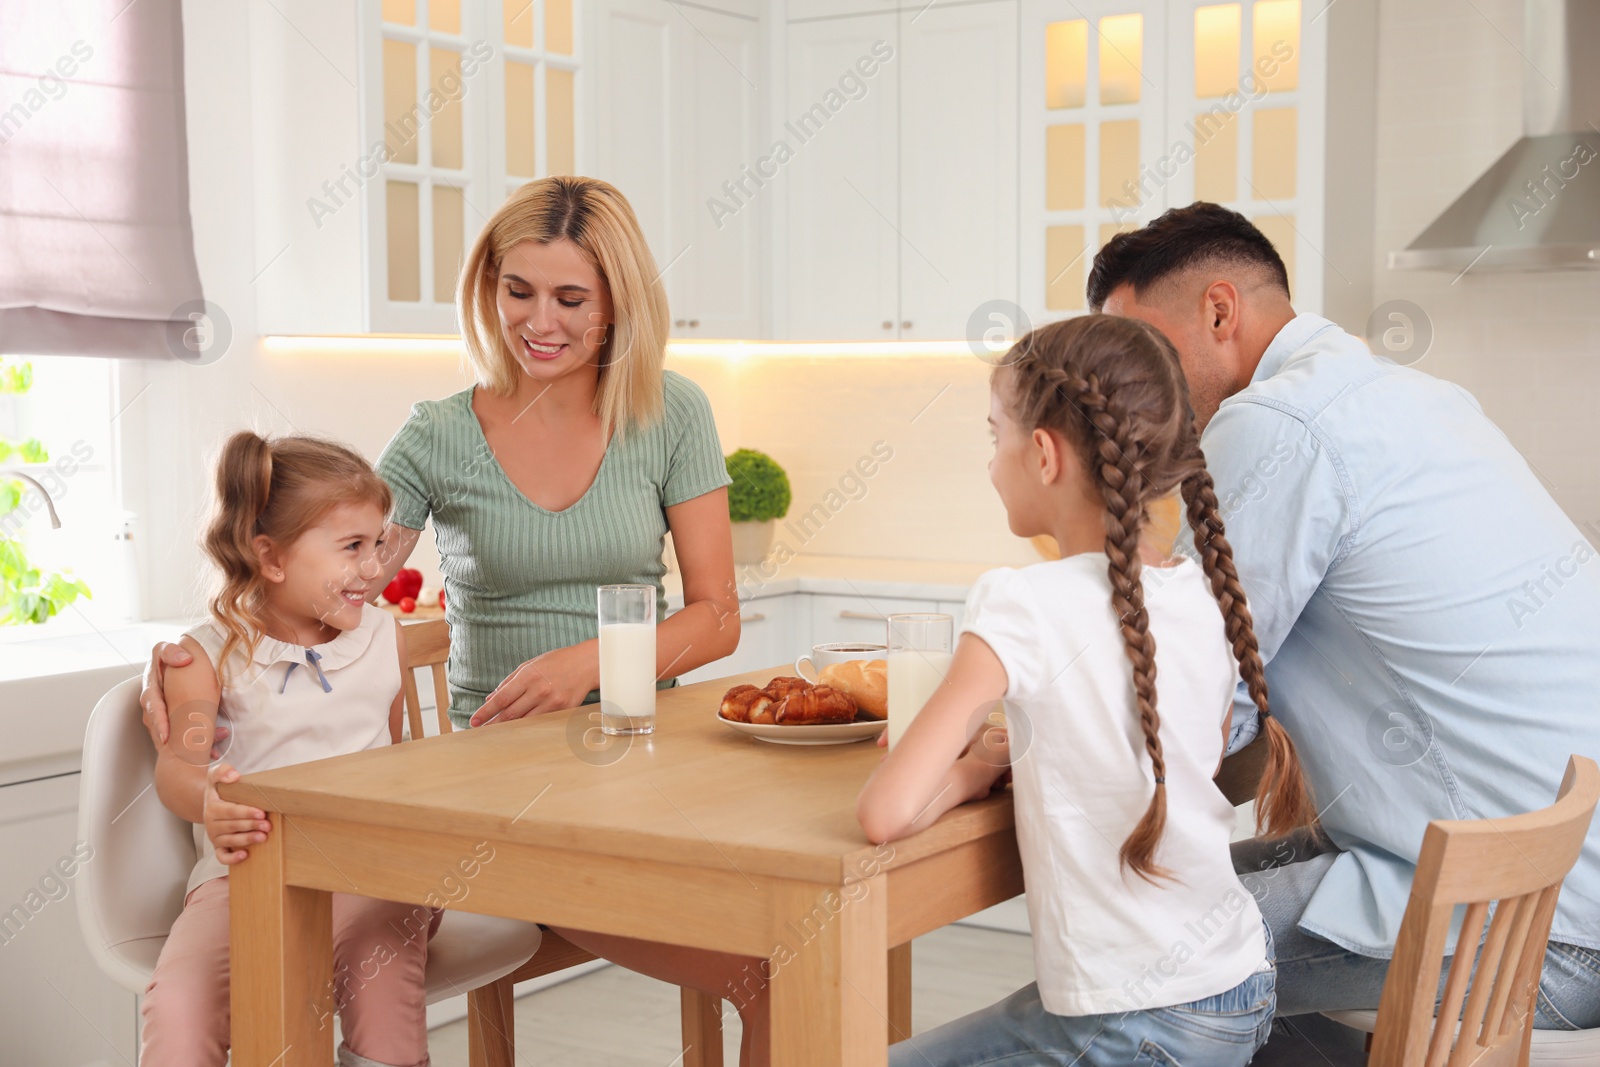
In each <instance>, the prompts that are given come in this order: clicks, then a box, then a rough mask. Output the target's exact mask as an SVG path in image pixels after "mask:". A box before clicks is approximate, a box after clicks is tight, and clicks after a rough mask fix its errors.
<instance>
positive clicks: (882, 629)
mask: <svg viewBox="0 0 1600 1067" xmlns="http://www.w3.org/2000/svg"><path fill="white" fill-rule="evenodd" d="M937 610H938V604H937V602H936V601H932V600H916V599H912V598H910V597H881V596H872V597H867V596H837V595H833V594H827V595H824V594H821V593H817V594H813V595H812V597H811V641H812V643H813V644H818V645H820V644H831V643H833V642H838V641H859V642H862V643H873V644H880V645H881V644H883V643H884V642H885V640H886V639H887V637H888V634H889V622H888V617H889V616H890V615H895V614H899V613H901V612H907V611H918V612H921V611H937Z"/></svg>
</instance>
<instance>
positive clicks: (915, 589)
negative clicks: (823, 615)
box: [662, 556, 995, 607]
mask: <svg viewBox="0 0 1600 1067" xmlns="http://www.w3.org/2000/svg"><path fill="white" fill-rule="evenodd" d="M994 567H995V564H990V563H952V562H949V561H945V560H918V559H881V558H876V557H856V556H795V557H794V558H793V559H791V560H789V562H787V563H785V564H783V565H782V566H778V565H776V564H772V563H758V564H744V565H740V566H738V567H736V568H735V573H736V574H737V576H738V577H737V581H738V585H739V599H741V600H755V599H758V598H760V597H768V596H781V595H783V594H785V593H824V594H835V595H839V596H868V597H870V596H884V597H911V598H913V599H918V600H965V599H966V598H967V590H968V589H969V588H970V587H971V586H972V583H973V582H975V581H977V579H978V576H979V575H980V574H982V573H984V572H985V571H989V570H993V569H994ZM662 585H663V587H664V588H665V589H666V593H667V602H668V604H670V605H671V606H673V607H679V606H681V605H682V603H683V577H682V575H680V574H679V573H678V572H677V571H676V570H673V571H668V572H667V574H666V576H665V577H664V578H663V579H662Z"/></svg>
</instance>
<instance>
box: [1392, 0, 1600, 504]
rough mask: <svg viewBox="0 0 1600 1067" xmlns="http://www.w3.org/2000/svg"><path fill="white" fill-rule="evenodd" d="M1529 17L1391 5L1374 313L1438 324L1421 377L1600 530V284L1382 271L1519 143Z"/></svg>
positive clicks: (1491, 7) (1512, 5) (1482, 0)
mask: <svg viewBox="0 0 1600 1067" xmlns="http://www.w3.org/2000/svg"><path fill="white" fill-rule="evenodd" d="M1522 12H1523V5H1522V3H1521V2H1520V0H1477V2H1475V3H1474V4H1465V5H1463V4H1461V3H1460V2H1459V0H1385V2H1383V3H1382V4H1381V7H1380V13H1379V29H1378V42H1379V56H1378V67H1379V82H1378V126H1377V135H1378V146H1377V220H1376V240H1375V241H1374V251H1375V254H1376V256H1377V258H1378V259H1379V263H1378V264H1377V265H1376V266H1375V269H1374V274H1373V277H1374V290H1375V291H1374V294H1373V304H1374V306H1376V305H1377V304H1381V303H1382V302H1384V301H1386V300H1390V299H1397V298H1400V299H1406V300H1411V301H1413V302H1415V303H1416V304H1418V305H1419V306H1420V307H1422V308H1423V310H1424V311H1426V312H1427V314H1428V316H1429V318H1430V319H1431V320H1432V322H1433V326H1434V331H1435V333H1434V340H1433V347H1432V349H1431V350H1430V351H1429V353H1428V354H1427V356H1425V357H1424V358H1423V359H1422V361H1421V362H1419V363H1418V364H1417V368H1418V369H1419V370H1425V371H1427V372H1428V373H1430V374H1436V375H1438V376H1440V377H1443V378H1449V379H1452V380H1454V381H1456V382H1459V383H1460V384H1461V385H1462V386H1464V387H1465V388H1467V389H1468V390H1470V391H1471V392H1472V393H1473V394H1474V395H1475V396H1476V397H1477V398H1478V400H1479V401H1480V402H1481V403H1482V404H1483V407H1484V410H1485V411H1487V412H1488V414H1489V416H1490V418H1492V419H1494V421H1495V422H1496V423H1497V424H1498V425H1499V426H1500V428H1501V429H1502V430H1504V431H1505V433H1506V436H1507V437H1509V438H1510V439H1511V442H1512V443H1513V444H1514V445H1516V447H1517V448H1518V449H1519V450H1520V451H1521V452H1522V454H1523V455H1524V456H1526V457H1527V458H1528V461H1529V463H1530V464H1531V465H1532V466H1533V468H1534V469H1535V470H1536V471H1537V472H1538V473H1539V475H1540V477H1541V478H1543V479H1544V481H1545V483H1546V488H1548V489H1549V490H1550V491H1551V493H1552V495H1554V497H1555V498H1556V500H1557V502H1559V503H1560V504H1561V506H1562V507H1563V508H1564V509H1566V512H1567V514H1568V515H1570V516H1571V517H1572V518H1573V519H1574V520H1575V521H1576V522H1577V523H1578V524H1579V525H1580V526H1582V525H1583V524H1584V523H1585V522H1590V521H1595V520H1600V448H1597V446H1596V443H1595V431H1596V429H1597V428H1600V273H1594V272H1588V273H1579V272H1562V273H1554V274H1483V275H1480V274H1477V273H1473V272H1469V273H1468V274H1467V275H1466V276H1465V277H1462V278H1461V279H1460V280H1459V281H1452V278H1453V275H1451V274H1438V273H1431V272H1403V271H1390V270H1388V269H1387V268H1386V267H1385V266H1384V265H1383V263H1382V257H1383V255H1384V253H1386V252H1388V251H1391V250H1394V249H1399V248H1403V247H1405V246H1406V245H1407V244H1409V243H1410V242H1411V241H1412V240H1413V239H1414V238H1415V237H1416V236H1417V234H1418V233H1420V232H1421V231H1422V230H1423V228H1424V227H1426V226H1427V225H1428V224H1429V223H1431V222H1432V221H1433V220H1434V219H1435V218H1436V217H1438V215H1439V213H1440V212H1441V211H1443V210H1444V208H1445V207H1446V206H1448V205H1449V204H1450V203H1451V202H1452V201H1453V200H1454V199H1455V197H1456V196H1457V195H1459V194H1460V193H1461V192H1462V191H1463V190H1464V189H1465V188H1466V187H1467V186H1468V185H1469V184H1470V183H1471V182H1472V181H1473V180H1474V179H1476V178H1477V177H1478V176H1479V175H1480V174H1482V173H1483V172H1484V170H1486V169H1487V168H1488V166H1489V165H1490V164H1491V163H1493V162H1494V161H1495V160H1496V159H1498V158H1499V156H1500V154H1501V153H1502V152H1503V151H1505V149H1506V148H1508V147H1509V146H1510V145H1511V143H1512V142H1513V141H1514V140H1515V139H1516V138H1517V137H1518V136H1520V135H1521V133H1522V103H1521V102H1522V77H1523V70H1524V69H1525V61H1524V59H1523V58H1522V53H1523V52H1525V51H1526V49H1524V48H1523V42H1522V38H1523V28H1522ZM1590 180H1591V181H1594V182H1600V178H1592V179H1590ZM1585 195H1590V196H1594V195H1600V190H1597V189H1594V188H1591V189H1590V190H1589V191H1588V193H1586V194H1585ZM1496 504H1497V502H1496V501H1493V500H1485V501H1484V507H1485V508H1490V507H1494V506H1496ZM1591 536H1592V535H1591Z"/></svg>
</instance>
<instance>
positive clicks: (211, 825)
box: [203, 763, 272, 864]
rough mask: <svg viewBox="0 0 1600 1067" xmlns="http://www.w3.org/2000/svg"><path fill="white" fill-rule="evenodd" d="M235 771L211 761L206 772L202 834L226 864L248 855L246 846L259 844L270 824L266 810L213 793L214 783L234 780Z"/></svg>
mask: <svg viewBox="0 0 1600 1067" xmlns="http://www.w3.org/2000/svg"><path fill="white" fill-rule="evenodd" d="M238 780H239V772H238V771H236V770H234V769H233V768H232V767H230V766H229V765H228V764H226V763H217V764H213V765H212V766H211V767H210V768H209V769H208V770H207V771H206V795H205V806H204V808H203V811H204V813H205V826H206V837H208V838H210V839H211V844H212V846H213V847H214V848H215V849H216V850H217V859H218V860H220V861H221V862H223V863H226V864H233V863H238V862H239V861H240V860H242V859H244V858H245V857H246V856H248V855H249V854H250V853H249V850H248V848H247V846H249V845H259V844H260V843H261V842H263V841H265V840H266V839H267V832H268V831H270V830H271V829H272V824H271V823H270V822H268V821H267V813H266V812H264V811H262V810H260V809H259V808H252V807H251V806H250V805H248V804H235V803H233V802H232V801H230V800H223V799H222V797H220V796H218V795H217V786H218V785H219V784H221V783H224V782H237V781H238Z"/></svg>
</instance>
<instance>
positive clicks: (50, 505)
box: [0, 470, 61, 530]
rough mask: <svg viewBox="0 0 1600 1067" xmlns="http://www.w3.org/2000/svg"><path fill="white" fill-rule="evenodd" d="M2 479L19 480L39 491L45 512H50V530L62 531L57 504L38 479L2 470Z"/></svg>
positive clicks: (0, 475) (13, 471)
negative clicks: (42, 498)
mask: <svg viewBox="0 0 1600 1067" xmlns="http://www.w3.org/2000/svg"><path fill="white" fill-rule="evenodd" d="M0 477H4V478H19V479H21V480H22V481H25V482H27V483H28V484H29V485H31V486H33V487H34V488H35V489H37V490H38V491H39V495H40V496H42V497H44V506H45V510H46V511H48V512H50V528H51V529H52V530H59V529H61V517H60V516H59V515H57V514H56V502H55V501H54V500H52V499H50V494H49V492H47V491H46V490H45V487H44V486H42V485H40V484H39V481H38V479H36V478H34V477H33V476H32V475H30V474H23V473H22V472H21V471H19V470H0Z"/></svg>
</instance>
